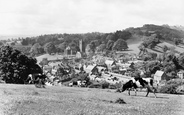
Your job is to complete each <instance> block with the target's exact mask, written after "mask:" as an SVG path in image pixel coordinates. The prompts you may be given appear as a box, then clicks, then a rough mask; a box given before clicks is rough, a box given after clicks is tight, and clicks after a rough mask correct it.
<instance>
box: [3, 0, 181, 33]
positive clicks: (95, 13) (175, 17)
mask: <svg viewBox="0 0 184 115" xmlns="http://www.w3.org/2000/svg"><path fill="white" fill-rule="evenodd" d="M182 4H184V3H183V0H168V1H165V0H154V1H153V0H4V1H2V0H0V15H1V18H0V25H1V28H0V31H1V33H3V34H29V35H30V34H37V35H39V34H51V33H85V32H94V31H99V32H113V31H116V30H122V29H125V28H127V27H138V26H142V25H143V24H148V23H152V24H159V25H161V24H169V25H176V24H177V25H184V22H183V20H184V16H183V15H182V11H184V8H183V6H182Z"/></svg>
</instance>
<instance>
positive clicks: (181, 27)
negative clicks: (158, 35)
mask: <svg viewBox="0 0 184 115" xmlns="http://www.w3.org/2000/svg"><path fill="white" fill-rule="evenodd" d="M170 28H172V29H175V30H179V31H183V32H184V26H181V25H179V26H170Z"/></svg>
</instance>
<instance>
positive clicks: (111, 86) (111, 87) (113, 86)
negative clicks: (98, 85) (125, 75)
mask: <svg viewBox="0 0 184 115" xmlns="http://www.w3.org/2000/svg"><path fill="white" fill-rule="evenodd" d="M109 89H117V87H116V85H113V84H110V85H109Z"/></svg>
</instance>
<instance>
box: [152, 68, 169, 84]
mask: <svg viewBox="0 0 184 115" xmlns="http://www.w3.org/2000/svg"><path fill="white" fill-rule="evenodd" d="M166 78H167V75H166V73H165V72H164V71H159V70H158V71H156V73H155V75H154V80H155V81H156V82H157V83H159V82H160V81H161V80H166Z"/></svg>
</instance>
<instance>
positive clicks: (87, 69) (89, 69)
mask: <svg viewBox="0 0 184 115" xmlns="http://www.w3.org/2000/svg"><path fill="white" fill-rule="evenodd" d="M94 69H95V66H94V65H88V66H87V67H86V68H85V69H84V70H85V71H86V73H90V72H92V71H93V70H94Z"/></svg>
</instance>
